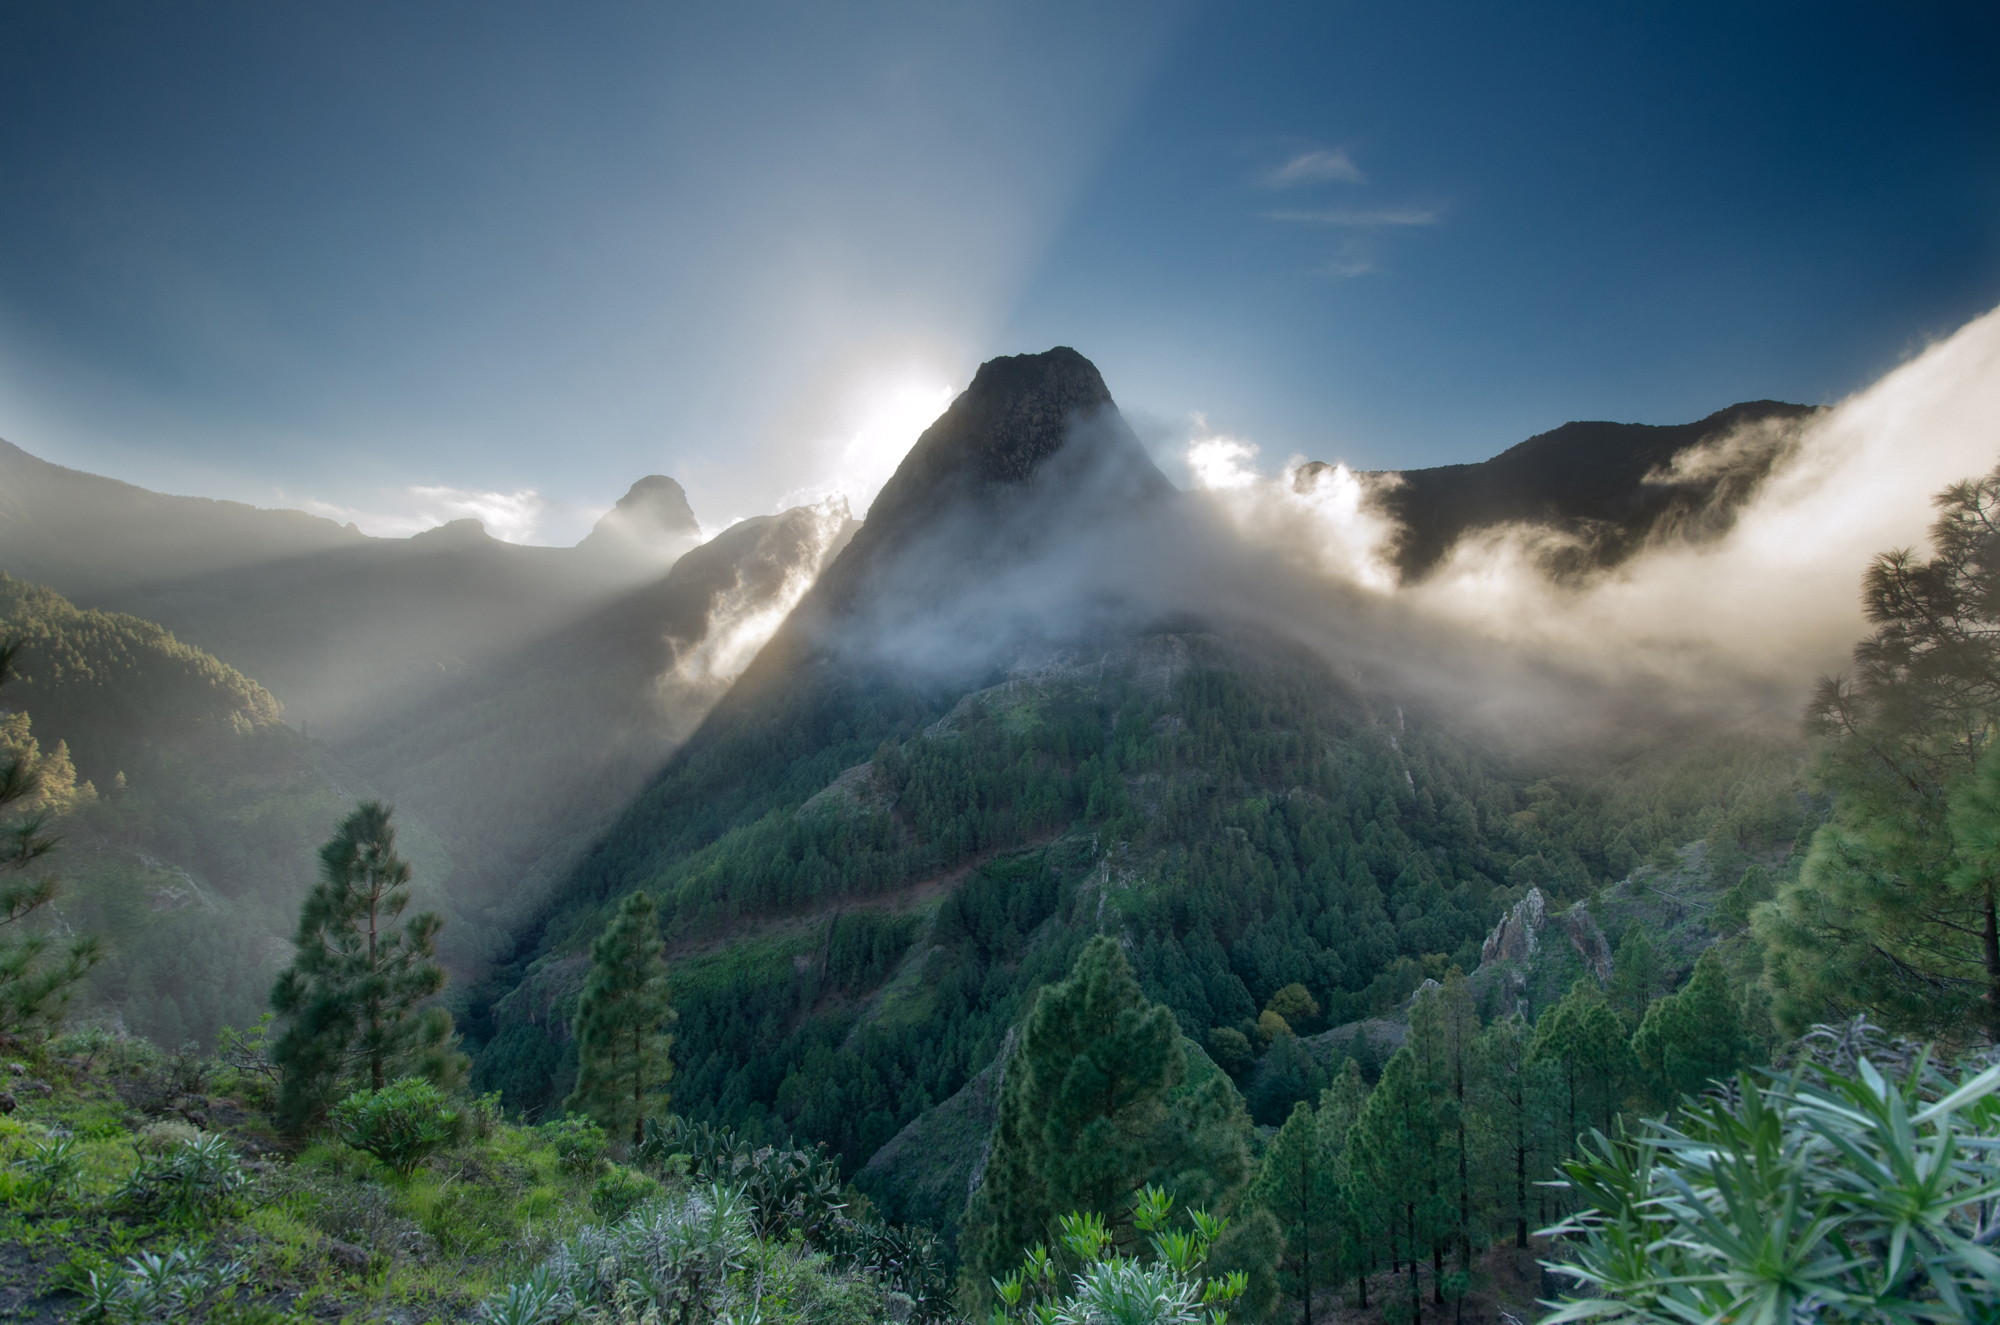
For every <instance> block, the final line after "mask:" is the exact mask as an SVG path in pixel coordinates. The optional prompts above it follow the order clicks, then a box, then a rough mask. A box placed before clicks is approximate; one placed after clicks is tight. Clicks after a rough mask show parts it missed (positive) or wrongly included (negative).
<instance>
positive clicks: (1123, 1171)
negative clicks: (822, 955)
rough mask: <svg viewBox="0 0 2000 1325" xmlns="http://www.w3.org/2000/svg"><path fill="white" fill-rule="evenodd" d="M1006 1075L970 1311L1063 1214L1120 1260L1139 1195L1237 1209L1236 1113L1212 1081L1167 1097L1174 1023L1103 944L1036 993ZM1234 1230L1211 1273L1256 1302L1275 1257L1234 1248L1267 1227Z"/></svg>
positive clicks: (973, 1209)
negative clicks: (1084, 1222)
mask: <svg viewBox="0 0 2000 1325" xmlns="http://www.w3.org/2000/svg"><path fill="white" fill-rule="evenodd" d="M1005 1072H1006V1076H1005V1082H1004V1084H1003V1085H1002V1087H1001V1096H1000V1118H999V1121H998V1123H997V1124H996V1126H995V1127H994V1131H993V1141H992V1148H991V1150H990V1151H989V1153H988V1156H987V1161H986V1167H985V1171H984V1174H983V1178H982V1181H981V1182H980V1186H979V1189H978V1190H977V1191H976V1192H974V1193H973V1197H972V1201H971V1204H970V1206H969V1208H968V1209H967V1212H966V1218H965V1230H966V1232H965V1235H964V1245H965V1247H966V1249H967V1260H966V1277H965V1286H966V1289H967V1295H968V1297H969V1298H971V1299H973V1300H975V1301H977V1302H983V1301H984V1300H985V1299H986V1296H987V1294H988V1292H989V1291H990V1290H989V1288H988V1285H989V1284H990V1283H991V1281H992V1279H993V1278H994V1277H995V1276H997V1275H1003V1274H1006V1273H1007V1272H1009V1271H1010V1270H1012V1269H1013V1268H1014V1267H1015V1266H1016V1265H1017V1264H1019V1262H1020V1258H1021V1254H1022V1253H1023V1252H1025V1251H1026V1250H1027V1249H1028V1248H1030V1247H1032V1246H1034V1245H1036V1244H1037V1243H1044V1244H1048V1245H1051V1246H1054V1245H1057V1242H1058V1239H1057V1236H1056V1235H1057V1221H1058V1220H1059V1219H1061V1217H1062V1216H1063V1215H1065V1214H1068V1213H1070V1212H1071V1211H1084V1212H1094V1213H1096V1214H1099V1215H1102V1216H1103V1218H1104V1221H1105V1223H1106V1225H1107V1226H1108V1227H1110V1228H1111V1229H1112V1230H1113V1233H1114V1236H1115V1237H1116V1238H1117V1240H1118V1242H1119V1244H1120V1245H1121V1247H1122V1248H1124V1249H1125V1250H1126V1251H1128V1252H1136V1251H1140V1250H1142V1240H1141V1239H1140V1238H1139V1237H1138V1236H1137V1235H1136V1233H1135V1232H1134V1230H1133V1227H1132V1220H1131V1215H1132V1206H1133V1199H1134V1196H1135V1194H1136V1193H1137V1192H1138V1190H1139V1188H1140V1187H1142V1186H1144V1185H1145V1184H1146V1183H1148V1182H1152V1183H1157V1184H1159V1185H1160V1186H1162V1187H1164V1188H1165V1189H1166V1190H1168V1191H1170V1192H1172V1193H1173V1194H1174V1195H1175V1196H1176V1197H1177V1199H1178V1200H1179V1203H1180V1206H1181V1207H1182V1208H1195V1207H1205V1208H1207V1209H1208V1210H1209V1211H1210V1212H1211V1213H1213V1214H1218V1215H1228V1214H1230V1213H1232V1212H1233V1210H1234V1208H1235V1206H1236V1204H1237V1203H1238V1201H1239V1200H1240V1199H1241V1197H1242V1194H1243V1192H1244V1189H1245V1188H1246V1186H1247V1185H1248V1182H1249V1179H1250V1177H1251V1176H1252V1174H1251V1170H1250V1161H1249V1156H1248V1152H1247V1150H1246V1148H1245V1145H1244V1141H1243V1134H1244V1132H1245V1131H1246V1130H1247V1128H1248V1120H1247V1119H1246V1118H1245V1117H1244V1116H1243V1111H1242V1107H1241V1105H1239V1104H1237V1103H1236V1102H1235V1101H1234V1100H1233V1099H1231V1098H1230V1095H1231V1092H1230V1090H1229V1083H1228V1081H1227V1079H1225V1078H1224V1077H1222V1076H1221V1074H1220V1073H1216V1074H1215V1075H1214V1076H1213V1078H1212V1079H1211V1080H1209V1081H1207V1082H1205V1083H1203V1084H1202V1085H1201V1086H1199V1087H1197V1088H1194V1089H1189V1090H1181V1089H1180V1088H1181V1086H1182V1083H1183V1081H1184V1079H1185V1077H1186V1075H1187V1059H1186V1054H1185V1052H1184V1050H1183V1049H1182V1046H1181V1038H1180V1030H1179V1028H1178V1026H1177V1024H1176V1023H1175V1021H1174V1016H1173V1013H1171V1012H1169V1011H1168V1010H1167V1009H1166V1008H1164V1007H1162V1006H1160V1005H1158V1004H1156V1003H1153V1002H1150V1001H1149V1000H1148V999H1147V998H1146V996H1145V994H1144V993H1143V992H1142V991H1141V990H1140V988H1139V982H1138V981H1137V980H1136V979H1135V978H1133V975H1132V968H1131V966H1130V964H1129V963H1127V961H1126V960H1125V953H1124V950H1123V949H1122V948H1120V947H1119V945H1118V943H1117V942H1116V941H1115V940H1113V939H1110V938H1106V937H1103V936H1102V935H1100V936H1099V937H1097V938H1094V939H1092V940H1091V941H1090V942H1089V943H1088V944H1087V945H1085V947H1084V949H1083V951H1082V953H1080V954H1079V955H1078V957H1077V959H1076V964H1075V965H1074V966H1073V967H1072V968H1071V970H1070V975H1069V978H1068V979H1066V980H1064V981H1062V982H1061V983H1060V984H1054V985H1050V986H1048V987H1046V988H1044V989H1043V990H1042V991H1041V993H1040V994H1039V995H1038V996H1037V997H1036V1000H1035V1005H1034V1007H1033V1009H1032V1010H1031V1011H1030V1012H1029V1013H1028V1015H1027V1017H1026V1018H1025V1019H1024V1020H1023V1022H1022V1024H1021V1033H1020V1041H1019V1044H1018V1045H1017V1046H1016V1048H1015V1049H1014V1051H1013V1055H1012V1057H1011V1058H1009V1059H1008V1060H1007V1064H1006V1068H1005ZM1170 1093H1171V1094H1173V1095H1175V1098H1174V1099H1172V1100H1170V1099H1169V1095H1170ZM1237 1222H1238V1225H1239V1227H1238V1228H1232V1229H1231V1230H1230V1234H1229V1235H1228V1236H1227V1237H1225V1239H1224V1241H1223V1242H1218V1243H1217V1247H1216V1252H1215V1254H1214V1257H1213V1258H1212V1259H1213V1262H1214V1263H1215V1264H1216V1265H1217V1266H1218V1267H1219V1268H1223V1269H1228V1268H1239V1265H1238V1262H1241V1266H1240V1268H1247V1269H1249V1270H1250V1271H1251V1276H1252V1279H1253V1284H1252V1296H1253V1297H1255V1296H1256V1295H1258V1294H1260V1293H1262V1292H1263V1291H1265V1290H1264V1289H1262V1288H1260V1287H1259V1284H1258V1282H1254V1281H1261V1282H1262V1283H1263V1284H1269V1283H1270V1282H1271V1273H1270V1269H1269V1263H1268V1262H1269V1256H1270V1252H1271V1251H1272V1250H1274V1249H1268V1248H1267V1249H1265V1251H1264V1260H1263V1261H1262V1263H1261V1264H1252V1263H1251V1261H1252V1260H1253V1259H1254V1257H1253V1253H1254V1252H1255V1251H1256V1249H1255V1248H1252V1247H1250V1246H1249V1245H1247V1244H1248V1241H1251V1240H1254V1238H1252V1237H1251V1236H1250V1235H1252V1234H1253V1233H1255V1231H1256V1229H1257V1228H1258V1227H1259V1226H1261V1227H1263V1228H1270V1227H1271V1226H1270V1225H1269V1223H1268V1222H1267V1221H1266V1219H1264V1218H1263V1217H1259V1218H1257V1219H1256V1220H1254V1221H1253V1220H1252V1219H1249V1218H1245V1219H1240V1220H1238V1221H1237ZM1272 1240H1273V1241H1275V1238H1273V1239H1272ZM1225 1244H1226V1245H1225Z"/></svg>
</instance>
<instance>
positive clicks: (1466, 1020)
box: [1409, 968, 1479, 1302]
mask: <svg viewBox="0 0 2000 1325" xmlns="http://www.w3.org/2000/svg"><path fill="white" fill-rule="evenodd" d="M1478 1039H1479V1012H1478V1009H1477V1008H1476V1007H1475V1006H1474V1004H1473V997H1472V991H1471V989H1470V988H1469V987H1468V986H1467V985H1466V982H1465V976H1464V974H1463V973H1462V972H1460V971H1459V970H1457V969H1456V968H1453V970H1452V971H1451V973H1450V974H1448V975H1447V976H1446V977H1445V982H1444V984H1443V985H1441V986H1439V987H1438V988H1436V989H1433V990H1428V991H1426V992H1425V993H1423V994H1421V995H1419V996H1418V998H1417V1001H1416V1004H1415V1005H1414V1006H1413V1007H1412V1008H1411V1009H1410V1038H1409V1045H1410V1048H1411V1052H1412V1053H1413V1054H1414V1055H1415V1056H1416V1059H1417V1063H1418V1069H1419V1076H1420V1078H1421V1080H1422V1082H1423V1085H1424V1088H1425V1091H1426V1093H1427V1095H1428V1097H1429V1101H1430V1109H1431V1115H1432V1117H1431V1131H1432V1135H1433V1136H1434V1137H1435V1138H1436V1151H1435V1155H1434V1164H1433V1167H1432V1177H1431V1181H1432V1190H1431V1193H1430V1200H1429V1201H1428V1203H1427V1205H1428V1208H1429V1224H1430V1226H1431V1228H1432V1229H1433V1230H1434V1233H1433V1236H1432V1238H1431V1244H1432V1253H1431V1254H1432V1269H1433V1272H1434V1275H1435V1278H1434V1280H1433V1282H1434V1284H1435V1285H1437V1286H1438V1289H1437V1291H1438V1292H1439V1293H1441V1292H1442V1283H1443V1280H1444V1253H1445V1251H1446V1249H1447V1248H1449V1247H1456V1248H1457V1249H1458V1253H1459V1261H1460V1264H1461V1267H1462V1268H1464V1269H1466V1270H1468V1271H1470V1269H1471V1266H1472V1234H1473V1209H1472V1201H1473V1187H1472V1148H1471V1144H1470V1140H1469V1137H1468V1129H1469V1126H1470V1122H1471V1119H1470V1108H1471V1104H1472V1098H1471V1097H1472V1095H1473V1093H1474V1092H1475V1091H1476V1090H1477V1088H1478V1082H1477V1074H1478V1070H1479V1063H1478V1059H1477V1057H1476V1055H1475V1054H1474V1052H1473V1048H1474V1045H1475V1044H1476V1043H1477V1041H1478ZM1443 1300H1444V1299H1443V1297H1442V1296H1439V1297H1438V1301H1440V1302H1441V1301H1443Z"/></svg>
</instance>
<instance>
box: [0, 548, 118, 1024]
mask: <svg viewBox="0 0 2000 1325" xmlns="http://www.w3.org/2000/svg"><path fill="white" fill-rule="evenodd" d="M4 574H5V573H4V572H0V579H4ZM4 587H5V585H4V584H0V588H4ZM22 647H23V646H22V644H21V643H20V642H19V641H6V640H0V685H4V684H5V683H6V682H7V681H8V680H10V679H11V678H12V677H13V675H14V670H13V669H14V664H15V663H16V661H17V660H18V659H19V658H20V656H21V652H22ZM17 726H18V729H19V730H18V733H17V734H15V738H14V739H13V740H12V741H5V740H0V758H4V760H5V762H4V763H0V813H5V812H7V811H8V807H10V806H16V807H19V808H20V809H24V810H28V811H30V813H29V814H28V815H27V816H26V817H25V818H20V819H16V820H14V821H13V822H11V823H7V824H5V825H4V826H0V1035H20V1034H22V1033H24V1032H27V1031H31V1030H43V1029H47V1028H49V1027H51V1026H53V1025H55V1024H56V1023H57V1022H59V1021H60V1019H61V1017H62V1012H63V1009H64V1007H65V1006H66V1005H67V1004H68V1002H69V999H70V996H71V995H72V994H73V993H74V992H75V988H76V984H77V982H78V981H80V980H82V979H83V977H84V976H86V975H88V974H89V973H90V968H91V967H93V966H95V965H96V964H97V963H98V961H99V960H100V958H101V957H102V956H103V953H102V950H101V948H100V946H99V944H98V941H97V940H96V939H95V938H93V937H91V936H88V935H85V936H83V937H80V938H73V939H71V940H70V941H69V942H68V943H66V944H56V943H54V942H53V940H52V937H51V935H49V934H48V933H43V932H34V931H33V929H32V921H31V918H33V917H36V915H37V913H38V912H40V911H42V910H43V909H44V908H45V907H47V906H48V905H49V904H50V903H52V902H54V901H55V899H56V895H57V893H58V892H59V891H60V890H61V884H60V882H59V881H58V880H57V879H56V878H55V876H54V875H51V874H46V873H41V872H38V871H36V870H35V865H36V862H37V861H39V860H41V859H42V858H43V857H44V856H46V855H48V854H49V853H50V852H52V851H54V850H55V849H56V846H57V844H58V841H59V839H57V838H56V837H55V835H54V834H52V833H50V832H49V831H48V819H47V817H46V815H47V813H48V812H49V810H50V809H51V808H59V807H60V802H61V800H62V799H63V797H61V796H58V798H57V800H58V804H57V805H56V806H51V805H47V804H44V802H45V801H47V800H48V793H61V792H65V791H67V792H69V793H72V795H71V796H70V797H69V798H70V799H73V792H74V786H73V784H74V781H75V777H74V774H73V773H72V774H71V775H70V776H69V778H68V781H69V782H70V783H71V784H72V785H71V786H70V787H69V788H67V789H65V788H63V787H60V786H58V785H57V783H58V781H59V780H60V779H58V778H57V777H56V776H55V775H56V774H58V773H60V772H61V771H62V770H60V769H55V768H52V767H51V766H50V765H51V761H50V760H46V759H43V758H42V757H41V755H40V752H39V750H38V749H37V747H36V745H35V742H34V741H33V740H32V739H31V738H29V737H28V736H27V719H26V717H25V716H22V717H21V718H20V719H19V721H18V724H17ZM6 734H8V732H7V730H5V729H0V735H6ZM58 749H60V747H58ZM15 926H19V927H20V928H14V927H15Z"/></svg>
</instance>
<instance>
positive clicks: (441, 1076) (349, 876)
mask: <svg viewBox="0 0 2000 1325" xmlns="http://www.w3.org/2000/svg"><path fill="white" fill-rule="evenodd" d="M389 815H390V810H389V808H388V807H386V806H384V805H383V804H382V803H381V802H379V801H364V802H362V804H361V805H360V806H359V808H357V809H356V810H355V811H354V813H352V814H350V815H348V816H347V818H346V819H345V820H343V821H342V822H341V825H340V829H339V831H338V832H336V833H335V834H334V836H333V838H332V839H331V840H330V841H328V842H327V844H326V845H325V846H323V847H321V848H320V853H319V858H320V881H319V883H318V884H316V885H314V887H313V889H312V891H311V892H309V893H307V894H306V900H305V903H304V905H302V906H301V907H300V909H299V928H298V933H297V934H295V935H294V936H293V937H292V944H293V946H294V947H295V948H296V949H297V955H296V956H294V957H293V959H292V964H291V966H290V967H289V968H287V969H286V971H285V973H284V974H283V975H281V976H279V977H278V983H277V985H276V987H275V988H273V989H272V991H271V1006H272V1008H273V1009H275V1010H276V1011H277V1013H278V1014H279V1015H280V1016H283V1017H285V1018H287V1019H288V1022H287V1025H286V1027H285V1032H284V1034H283V1035H282V1036H281V1037H280V1038H279V1040H278V1042H277V1043H276V1044H274V1045H273V1046H272V1049H271V1059H272V1061H273V1062H274V1063H276V1064H277V1066H278V1067H279V1069H280V1070H281V1071H282V1072H283V1073H284V1080H283V1085H282V1086H281V1087H280V1090H279V1094H278V1119H279V1122H280V1124H281V1125H283V1126H286V1127H288V1128H298V1127H301V1126H304V1125H305V1124H306V1123H308V1122H310V1121H311V1120H312V1119H314V1118H316V1117H318V1116H319V1115H320V1114H322V1113H323V1112H324V1111H325V1110H326V1109H327V1108H328V1107H330V1106H331V1105H332V1104H333V1103H334V1101H335V1100H336V1099H338V1098H339V1095H340V1094H341V1093H342V1092H343V1091H344V1090H346V1089H348V1088H350V1087H352V1086H354V1085H356V1084H365V1085H367V1086H368V1087H369V1088H371V1089H374V1090H380V1089H381V1088H382V1087H383V1086H384V1085H386V1084H388V1082H389V1081H390V1080H391V1079H392V1078H394V1077H398V1076H403V1075H407V1074H412V1073H414V1074H416V1075H421V1076H424V1077H427V1078H428V1079H430V1080H431V1081H433V1082H436V1083H437V1084H439V1085H455V1084H457V1083H458V1082H460V1081H461V1080H463V1078H464V1075H465V1059H464V1056H463V1055H462V1054H460V1053H459V1052H458V1051H457V1048H456V1047H455V1044H454V1039H455V1037H454V1036H453V1034H452V1023H451V1014H450V1013H448V1012H446V1011H445V1010H444V1009H443V1008H440V1007H436V1006H424V1001H425V1000H426V999H429V998H430V997H432V996H433V995H435V994H436V993H437V992H438V991H439V990H441V989H443V988H444V981H445V974H444V968H443V967H442V966H440V965H438V963H437V960H436V956H437V933H438V930H439V928H441V927H442V925H443V924H444V922H443V921H442V920H441V919H440V918H439V917H438V916H437V915H436V914H435V913H434V912H429V911H425V912H422V913H420V914H418V915H414V916H411V917H410V918H409V920H408V921H406V922H404V923H402V924H400V925H399V924H397V923H396V922H397V920H398V918H399V917H400V916H401V915H402V913H403V910H404V908H405V907H406V906H408V905H409V901H410V893H409V883H410V867H409V866H408V865H406V864H405V863H404V862H403V861H402V859H401V858H400V857H398V856H397V855H396V831H395V829H393V828H391V827H390V826H389Z"/></svg>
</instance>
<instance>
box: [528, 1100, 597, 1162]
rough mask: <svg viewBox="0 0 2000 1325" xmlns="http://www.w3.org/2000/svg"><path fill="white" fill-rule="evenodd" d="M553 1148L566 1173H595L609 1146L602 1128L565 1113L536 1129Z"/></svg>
mask: <svg viewBox="0 0 2000 1325" xmlns="http://www.w3.org/2000/svg"><path fill="white" fill-rule="evenodd" d="M535 1130H536V1131H537V1132H538V1133H540V1134H541V1137H542V1139H543V1140H545V1141H547V1142H548V1143H549V1144H550V1145H551V1146H553V1147H554V1148H555V1152H556V1159H557V1161H558V1162H560V1163H561V1165H562V1168H563V1172H565V1173H594V1172H596V1171H597V1166H598V1165H599V1164H600V1163H601V1162H603V1159H604V1151H605V1149H606V1147H608V1146H609V1145H610V1139H609V1138H608V1137H606V1136H605V1134H604V1129H603V1128H602V1127H599V1126H598V1125H597V1124H596V1123H595V1122H593V1121H591V1120H590V1119H588V1118H582V1117H578V1116H577V1115H575V1114H568V1115H565V1116H564V1117H561V1118H557V1119H553V1120H552V1121H549V1122H546V1123H543V1124H542V1125H541V1126H540V1127H538V1128H536V1129H535Z"/></svg>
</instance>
